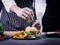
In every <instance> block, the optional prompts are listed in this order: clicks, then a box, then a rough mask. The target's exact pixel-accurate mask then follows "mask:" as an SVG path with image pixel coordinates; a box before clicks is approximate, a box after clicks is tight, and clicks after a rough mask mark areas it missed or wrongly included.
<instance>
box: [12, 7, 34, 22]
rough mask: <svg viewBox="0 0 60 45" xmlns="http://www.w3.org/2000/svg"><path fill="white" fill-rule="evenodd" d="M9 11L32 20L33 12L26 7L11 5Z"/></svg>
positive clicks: (29, 20)
mask: <svg viewBox="0 0 60 45" xmlns="http://www.w3.org/2000/svg"><path fill="white" fill-rule="evenodd" d="M11 11H13V12H15V13H16V14H17V16H19V17H21V18H23V19H24V20H26V21H28V22H32V20H33V16H34V12H33V11H32V9H30V8H28V7H25V8H20V7H18V6H12V7H11Z"/></svg>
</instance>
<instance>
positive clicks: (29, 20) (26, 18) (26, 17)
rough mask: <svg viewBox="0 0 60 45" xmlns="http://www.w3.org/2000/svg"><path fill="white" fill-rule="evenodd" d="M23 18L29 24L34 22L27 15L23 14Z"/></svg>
mask: <svg viewBox="0 0 60 45" xmlns="http://www.w3.org/2000/svg"><path fill="white" fill-rule="evenodd" d="M23 16H24V17H25V20H26V21H28V22H31V21H32V20H31V19H30V17H29V16H28V15H26V14H25V13H24V14H23Z"/></svg>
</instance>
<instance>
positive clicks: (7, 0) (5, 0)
mask: <svg viewBox="0 0 60 45" xmlns="http://www.w3.org/2000/svg"><path fill="white" fill-rule="evenodd" d="M2 3H3V5H4V7H5V9H6V11H7V12H10V8H11V6H13V5H16V3H15V1H14V0H2Z"/></svg>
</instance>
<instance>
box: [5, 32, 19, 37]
mask: <svg viewBox="0 0 60 45" xmlns="http://www.w3.org/2000/svg"><path fill="white" fill-rule="evenodd" d="M16 32H18V31H4V34H5V35H11V36H12V35H14V34H15V33H16Z"/></svg>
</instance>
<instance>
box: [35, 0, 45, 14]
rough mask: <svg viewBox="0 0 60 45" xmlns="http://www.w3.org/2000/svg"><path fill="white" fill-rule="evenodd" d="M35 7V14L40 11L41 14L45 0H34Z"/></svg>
mask: <svg viewBox="0 0 60 45" xmlns="http://www.w3.org/2000/svg"><path fill="white" fill-rule="evenodd" d="M35 9H36V14H37V13H38V12H41V13H42V14H44V13H45V9H46V0H36V1H35Z"/></svg>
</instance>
